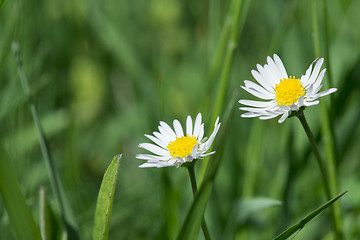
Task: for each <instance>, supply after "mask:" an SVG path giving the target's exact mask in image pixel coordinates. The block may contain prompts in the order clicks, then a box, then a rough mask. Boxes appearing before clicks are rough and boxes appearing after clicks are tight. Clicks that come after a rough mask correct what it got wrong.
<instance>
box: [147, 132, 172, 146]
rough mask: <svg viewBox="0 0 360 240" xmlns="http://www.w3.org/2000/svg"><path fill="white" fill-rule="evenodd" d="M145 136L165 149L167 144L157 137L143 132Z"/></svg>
mask: <svg viewBox="0 0 360 240" xmlns="http://www.w3.org/2000/svg"><path fill="white" fill-rule="evenodd" d="M145 137H147V138H148V139H150V140H151V141H153V142H154V143H156V144H157V145H159V146H160V147H162V148H165V149H166V146H167V144H166V143H164V142H163V141H161V140H159V139H158V138H156V137H154V136H151V135H147V134H145Z"/></svg>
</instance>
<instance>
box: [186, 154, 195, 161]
mask: <svg viewBox="0 0 360 240" xmlns="http://www.w3.org/2000/svg"><path fill="white" fill-rule="evenodd" d="M194 159H195V158H194V157H193V156H191V155H189V156H186V159H185V162H192V161H193V160H194Z"/></svg>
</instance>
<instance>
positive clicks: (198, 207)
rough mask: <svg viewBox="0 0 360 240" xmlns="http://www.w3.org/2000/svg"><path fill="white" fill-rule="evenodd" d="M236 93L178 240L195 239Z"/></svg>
mask: <svg viewBox="0 0 360 240" xmlns="http://www.w3.org/2000/svg"><path fill="white" fill-rule="evenodd" d="M236 97H237V94H234V95H233V97H232V98H231V101H230V103H229V105H228V107H227V109H226V112H225V115H224V120H223V121H222V126H221V130H220V131H219V137H218V138H217V139H216V141H215V146H214V149H216V154H214V155H212V156H211V158H210V161H209V165H208V168H207V170H206V174H205V178H204V180H203V182H202V184H201V186H200V188H199V191H198V193H197V194H196V196H195V198H194V201H193V203H192V205H191V207H190V210H189V211H188V213H187V216H186V219H185V221H184V223H183V225H182V227H181V229H180V231H179V233H178V236H177V239H178V240H188V239H196V236H197V233H198V231H199V228H200V225H201V222H202V219H203V216H204V212H205V208H206V205H207V202H208V200H209V197H210V193H211V190H212V187H213V181H214V179H215V176H216V173H217V171H218V169H219V166H220V163H221V159H222V155H223V152H224V147H225V144H224V143H225V136H226V129H227V126H228V125H229V122H230V116H231V113H232V112H233V110H234V103H235V102H236V101H235V99H236Z"/></svg>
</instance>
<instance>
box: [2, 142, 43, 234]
mask: <svg viewBox="0 0 360 240" xmlns="http://www.w3.org/2000/svg"><path fill="white" fill-rule="evenodd" d="M15 176H16V174H15V171H14V169H13V168H12V166H11V165H10V164H9V161H8V158H7V156H6V154H5V152H4V150H3V149H2V147H0V194H1V196H2V199H3V203H4V206H5V208H6V211H7V213H8V215H9V218H10V221H11V225H12V227H13V229H14V232H15V234H16V236H17V239H19V240H28V239H34V240H36V239H39V240H40V239H41V236H40V232H39V229H38V227H37V226H36V223H35V221H34V218H33V216H32V214H31V211H30V209H29V207H28V206H27V205H26V200H25V198H24V195H23V194H22V192H21V190H20V187H19V184H18V182H17V179H16V178H15ZM0 235H1V234H0Z"/></svg>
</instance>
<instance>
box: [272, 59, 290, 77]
mask: <svg viewBox="0 0 360 240" xmlns="http://www.w3.org/2000/svg"><path fill="white" fill-rule="evenodd" d="M274 61H275V64H276V66H277V68H278V69H279V71H280V73H281V77H282V78H289V77H288V75H287V73H286V69H285V67H284V64H283V63H282V61H281V59H280V58H279V56H278V55H276V54H274Z"/></svg>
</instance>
